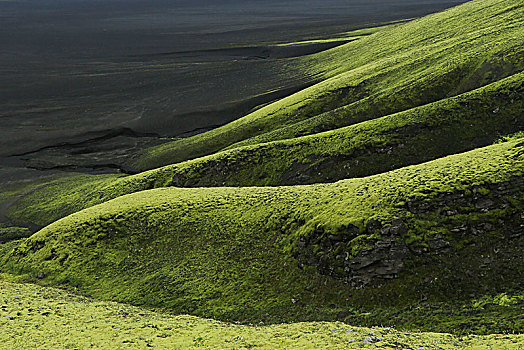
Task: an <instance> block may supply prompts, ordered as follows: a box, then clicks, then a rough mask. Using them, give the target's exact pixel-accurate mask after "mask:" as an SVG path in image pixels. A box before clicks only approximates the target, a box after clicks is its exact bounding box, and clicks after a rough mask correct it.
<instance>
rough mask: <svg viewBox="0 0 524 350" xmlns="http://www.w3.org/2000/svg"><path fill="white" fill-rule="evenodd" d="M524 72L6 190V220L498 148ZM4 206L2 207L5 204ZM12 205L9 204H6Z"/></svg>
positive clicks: (518, 102) (363, 171) (514, 127)
mask: <svg viewBox="0 0 524 350" xmlns="http://www.w3.org/2000/svg"><path fill="white" fill-rule="evenodd" d="M522 96H524V73H518V74H515V75H513V76H511V77H509V78H506V79H503V80H501V81H498V82H495V83H492V84H489V85H487V86H485V87H482V88H479V89H476V90H474V91H472V92H469V93H464V94H461V95H459V96H456V97H451V98H447V99H444V100H440V101H438V102H435V103H431V104H428V105H424V106H421V107H416V108H413V109H410V110H407V111H404V112H400V113H397V114H393V115H389V116H386V117H382V118H378V119H374V120H370V121H365V122H361V123H358V124H355V125H352V126H348V127H344V128H340V129H336V130H333V131H328V132H324V133H319V134H315V135H311V136H305V137H299V138H294V139H290V140H283V141H276V142H270V143H266V144H259V145H253V146H243V147H238V148H235V149H232V150H228V151H223V152H219V153H216V154H213V155H210V156H207V157H202V158H197V159H194V160H191V161H187V162H183V163H179V164H175V165H170V166H167V167H163V168H159V169H155V170H151V171H148V172H144V173H140V174H137V175H133V176H127V177H122V176H115V175H105V176H89V175H83V176H65V177H60V178H57V179H53V178H51V179H47V180H41V181H38V182H36V183H33V184H30V185H27V184H26V185H24V186H21V187H20V188H16V187H13V188H11V189H10V191H2V192H1V194H0V202H2V201H3V202H4V203H9V204H10V205H9V206H8V208H7V210H6V211H7V212H6V216H7V217H8V218H11V219H12V221H14V222H15V223H16V222H19V223H28V222H29V223H35V224H38V225H47V224H49V223H51V222H53V221H55V220H58V219H60V218H62V217H64V216H67V215H69V214H72V213H74V212H75V211H78V210H81V209H84V208H87V207H89V206H92V205H95V204H99V203H102V202H104V201H107V200H110V199H113V198H116V197H118V196H121V195H124V194H129V193H133V192H137V191H142V190H147V189H152V188H156V187H165V186H178V187H199V186H222V185H227V186H261V185H264V186H267V185H294V184H310V183H318V182H334V181H337V180H340V179H345V178H352V177H362V176H369V175H373V174H377V173H381V172H385V171H388V170H392V169H395V168H398V167H403V166H406V165H411V164H417V163H421V162H424V161H428V160H431V159H436V158H438V157H441V156H446V155H448V154H453V153H458V152H463V151H467V150H470V149H473V148H476V147H482V146H485V145H488V144H491V143H493V141H494V140H496V139H498V138H499V137H500V136H501V135H506V134H511V133H514V132H518V131H520V130H522V129H523V128H524V119H523V118H524V115H523V113H522V111H523V110H524V100H523V99H522ZM0 204H1V203H0ZM4 206H5V205H4Z"/></svg>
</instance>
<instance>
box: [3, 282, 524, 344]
mask: <svg viewBox="0 0 524 350" xmlns="http://www.w3.org/2000/svg"><path fill="white" fill-rule="evenodd" d="M0 329H2V331H1V332H0V343H1V344H2V345H1V346H2V348H6V349H51V348H53V349H56V348H60V349H78V348H80V349H86V348H101V349H144V348H148V347H151V348H156V349H362V348H366V349H391V348H398V347H402V348H404V349H422V348H423V349H428V350H429V349H464V348H468V349H486V350H487V349H499V350H503V349H515V348H517V347H518V345H519V344H521V343H523V342H524V336H522V335H508V334H499V335H489V336H467V337H457V336H452V335H450V334H439V333H420V332H401V331H398V330H396V329H392V328H385V327H374V328H365V327H353V326H349V325H347V324H344V323H341V322H311V323H293V324H277V325H263V324H257V325H250V326H248V325H238V324H230V323H223V322H218V321H213V320H208V319H202V318H197V317H192V316H172V315H168V314H162V313H157V312H152V311H150V310H147V309H141V308H137V307H133V306H129V305H125V304H117V303H109V302H100V301H95V300H92V299H88V298H85V297H79V296H76V295H74V294H70V293H67V292H64V291H61V290H58V289H53V288H42V287H40V286H36V285H30V284H12V283H8V282H3V281H0Z"/></svg>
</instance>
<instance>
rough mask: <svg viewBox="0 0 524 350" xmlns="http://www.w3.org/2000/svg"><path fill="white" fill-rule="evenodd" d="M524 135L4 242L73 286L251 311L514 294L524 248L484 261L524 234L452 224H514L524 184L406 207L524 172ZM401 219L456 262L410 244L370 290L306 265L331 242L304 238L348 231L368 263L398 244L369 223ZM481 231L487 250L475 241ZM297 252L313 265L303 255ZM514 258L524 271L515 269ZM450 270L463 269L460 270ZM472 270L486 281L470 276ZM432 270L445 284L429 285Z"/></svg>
mask: <svg viewBox="0 0 524 350" xmlns="http://www.w3.org/2000/svg"><path fill="white" fill-rule="evenodd" d="M523 141H524V140H523V139H519V140H516V141H510V142H506V143H503V144H498V145H494V146H490V147H487V148H484V149H479V150H475V151H471V152H468V153H464V154H460V155H455V156H450V157H446V158H442V159H438V160H435V161H432V162H429V163H425V164H422V165H418V166H412V167H407V168H403V169H399V170H395V171H392V172H388V173H384V174H380V175H375V176H372V177H367V178H359V179H352V180H345V181H340V182H337V183H334V184H327V185H326V184H323V185H310V186H293V187H279V188H269V187H267V188H199V189H180V188H162V189H155V190H150V191H142V192H138V193H134V194H131V195H126V196H122V197H119V198H117V199H115V200H112V201H109V202H106V203H103V204H101V205H98V206H94V207H91V208H88V209H86V210H83V211H80V212H78V213H75V214H73V215H71V216H69V217H67V218H64V219H62V220H59V221H57V222H55V223H53V224H51V225H49V226H47V227H46V228H44V229H43V230H41V231H39V232H38V233H37V234H35V235H33V236H32V237H30V238H29V239H27V240H25V241H22V242H21V243H20V244H18V243H15V245H17V247H16V248H15V249H14V250H12V251H11V252H9V253H8V251H5V250H4V252H5V253H6V254H4V258H3V260H2V269H3V270H4V271H12V272H16V273H26V274H27V273H28V274H29V275H30V276H36V275H40V274H41V276H44V278H43V281H44V282H46V283H50V284H63V285H68V286H74V287H76V288H78V289H79V290H80V291H82V292H84V293H88V294H90V295H93V296H96V297H98V298H104V299H111V300H117V301H122V302H128V303H134V304H145V305H150V306H161V307H167V308H169V309H170V310H173V311H176V312H181V313H191V314H195V315H207V316H208V317H209V316H213V317H218V318H226V319H242V320H245V319H265V320H283V319H285V320H297V319H298V320H306V319H317V320H318V319H323V318H333V317H334V316H335V315H336V313H337V312H339V311H341V310H344V309H347V308H352V307H354V306H356V305H364V306H365V305H367V307H371V305H374V306H375V307H378V306H380V305H382V306H384V307H386V306H388V305H389V306H391V305H392V304H394V305H405V304H410V303H412V302H418V301H419V298H420V293H421V292H422V293H426V296H427V297H429V298H431V299H432V300H433V301H434V302H443V301H445V302H449V301H450V300H457V299H461V298H464V297H465V296H467V295H469V294H467V293H471V292H474V291H486V293H496V292H502V291H506V290H507V289H508V288H512V287H515V283H516V282H515V281H518V278H517V279H516V280H512V279H510V278H508V277H509V275H508V274H510V275H511V276H512V277H515V273H518V271H522V269H521V268H520V267H519V263H518V261H519V260H518V258H516V257H515V254H516V256H517V257H518V256H519V255H518V254H520V253H519V252H518V251H512V250H506V251H505V252H504V254H501V256H500V257H499V259H498V260H497V261H496V262H494V263H493V264H492V265H491V268H490V270H489V271H488V272H486V271H479V270H478V268H477V267H475V266H477V265H480V260H479V259H480V256H481V255H482V254H483V253H485V251H486V249H488V250H489V249H492V248H493V244H495V243H496V244H509V246H516V247H517V246H518V243H516V241H515V240H514V238H510V237H506V236H507V233H504V232H503V231H502V232H499V231H497V230H495V231H489V232H486V233H483V234H482V235H481V236H480V237H482V238H480V237H479V236H475V235H470V234H468V233H464V235H465V236H464V237H462V236H460V237H455V236H454V234H453V233H452V231H451V230H452V229H453V228H454V227H455V225H456V221H464V222H469V221H471V222H473V223H475V225H480V224H482V225H484V224H488V223H490V222H492V221H494V222H497V220H499V221H500V220H506V221H507V220H509V219H510V218H512V217H514V215H516V214H515V213H518V212H519V211H520V210H522V192H521V191H522V188H519V187H517V188H516V190H517V192H516V194H513V196H516V197H511V198H513V199H511V200H510V199H508V200H505V203H506V202H507V203H506V204H504V205H505V209H498V208H497V209H489V210H487V212H486V213H487V214H486V213H484V211H483V210H481V208H476V207H475V206H473V207H472V208H469V209H468V208H466V209H462V212H461V213H457V214H456V215H454V216H451V217H450V216H438V215H437V216H436V217H429V218H428V217H421V216H420V215H418V214H416V212H415V214H414V213H413V212H411V211H410V210H408V209H406V208H408V207H406V206H405V203H407V202H413V203H424V202H427V203H432V202H434V201H437V202H436V203H437V204H438V198H439V195H441V194H447V193H454V192H456V191H471V190H472V189H474V188H476V187H478V186H488V184H490V183H493V184H497V183H503V182H505V181H510V180H511V179H513V178H515V177H516V178H521V177H522V170H523V164H524V163H523V161H524V158H523V156H524V153H523V149H524V148H523V147H522V142H523ZM475 191H477V190H476V189H475ZM485 191H488V192H489V190H485ZM485 191H481V192H482V193H485ZM475 193H476V192H475ZM486 195H487V194H486ZM508 196H509V195H508ZM485 199H486V198H480V199H479V200H485ZM508 203H509V204H508ZM409 208H410V207H409ZM450 210H451V209H450ZM398 217H400V218H404V219H405V220H406V230H405V232H403V233H402V234H401V235H400V236H399V237H398V240H399V242H404V243H402V244H406V245H407V246H408V247H410V250H409V251H411V249H412V248H413V249H414V251H416V250H417V249H418V248H419V247H421V246H424V245H427V244H429V243H431V240H432V239H433V237H435V235H437V234H440V235H444V236H446V237H447V238H446V239H447V240H449V242H452V243H451V244H452V246H453V247H454V248H453V249H452V251H451V252H448V254H447V256H446V259H444V260H442V259H440V260H439V258H438V255H432V254H429V255H427V256H426V255H422V256H419V255H417V254H415V253H410V252H409V251H407V250H406V254H405V256H403V257H402V259H404V260H405V261H404V262H403V264H405V266H406V269H405V270H403V271H402V272H401V274H400V278H399V279H396V280H393V281H391V282H389V283H387V284H386V285H387V286H388V288H386V289H387V290H386V289H384V288H382V287H381V286H382V285H384V282H385V281H383V280H379V281H378V282H377V283H378V284H373V283H372V284H371V285H369V286H368V287H366V288H363V289H355V288H351V287H349V286H348V285H347V284H345V283H343V280H344V278H343V276H338V275H337V271H338V270H337V271H334V272H335V273H331V272H329V271H327V272H326V271H323V270H322V265H321V264H320V265H319V264H309V263H308V262H307V261H306V260H308V259H309V257H311V256H310V255H311V254H316V253H318V250H315V249H317V248H314V247H309V248H311V249H309V248H308V247H307V246H306V248H305V249H301V247H302V248H303V245H302V246H301V245H300V243H299V242H301V241H302V240H304V239H305V240H306V241H308V242H313V241H314V240H320V241H324V240H325V239H331V238H329V237H331V236H333V235H335V236H336V235H341V234H342V235H343V236H344V238H343V242H344V246H343V248H342V249H343V250H344V252H346V251H347V254H348V256H349V257H350V258H351V259H358V258H359V257H360V256H361V253H362V254H366V253H365V252H367V249H370V248H372V247H373V245H374V244H375V243H374V242H380V241H381V240H382V239H385V238H384V237H381V235H382V234H380V233H377V232H375V233H370V232H368V231H366V227H367V226H368V225H369V222H370V220H371V219H374V220H377V221H379V222H382V223H384V225H386V226H387V225H388V222H390V221H391V220H393V219H394V218H398ZM500 228H501V229H503V228H504V227H503V226H501V227H500ZM355 229H356V231H355ZM446 230H449V231H446ZM454 240H456V243H453V242H454ZM468 240H469V241H470V242H471V241H473V242H475V245H470V244H467V243H465V242H467V241H468ZM517 240H518V238H517ZM425 242H428V243H425ZM497 242H498V243H497ZM319 244H320V246H319V247H321V250H322V249H327V250H326V251H324V252H320V253H322V254H321V255H325V256H326V257H330V256H331V254H334V253H333V252H332V251H330V250H329V247H328V248H326V247H324V246H323V244H324V243H322V242H321V243H319ZM322 247H323V248H322ZM417 247H418V248H417ZM4 249H6V248H4ZM335 253H336V252H335ZM413 254H414V255H413ZM342 255H343V256H345V255H346V253H344V254H342ZM465 256H467V257H468V259H465V258H464V257H465ZM332 258H333V259H334V260H333V261H332V262H330V264H332V265H333V266H334V267H336V266H337V264H338V263H337V259H338V258H337V257H335V256H334V255H333V256H332ZM296 259H298V261H299V262H300V261H302V260H301V259H305V260H304V262H303V263H299V264H297V262H296V261H297V260H296ZM435 259H437V260H435ZM410 261H411V262H412V263H410ZM457 261H461V262H462V263H463V266H461V268H460V269H457V268H456V267H455V266H454V264H456V263H457ZM410 264H412V265H410ZM450 264H451V265H450ZM507 264H512V266H514V268H515V271H512V272H511V273H510V272H508V270H507V268H506V267H507ZM309 265H311V266H309ZM448 269H454V271H455V274H454V275H453V276H449V275H448V274H449V270H448ZM466 269H471V271H473V273H474V274H476V273H484V274H485V277H484V278H483V279H481V280H478V279H477V278H476V277H474V276H468V274H467V273H466V272H465V270H466ZM417 276H424V278H422V277H417ZM431 276H435V277H437V278H438V281H439V282H438V283H433V282H431V283H428V282H427V281H426V278H430V277H431ZM446 276H447V277H446ZM457 276H459V277H460V278H458V279H457V278H456V277H457ZM275 281H278V283H275ZM450 284H451V285H453V288H452V289H451V288H450ZM393 295H396V296H397V298H392V296H393ZM400 295H402V296H403V297H401V298H399V297H398V296H400ZM297 300H298V301H300V302H296V301H297ZM294 301H295V302H294ZM331 304H332V305H333V306H331V307H329V305H331ZM441 322H445V321H441ZM515 322H516V321H515ZM516 324H518V323H516ZM432 326H433V327H438V325H437V326H435V325H432ZM490 327H491V328H490ZM493 327H496V326H495V325H494V324H492V325H491V326H488V329H493Z"/></svg>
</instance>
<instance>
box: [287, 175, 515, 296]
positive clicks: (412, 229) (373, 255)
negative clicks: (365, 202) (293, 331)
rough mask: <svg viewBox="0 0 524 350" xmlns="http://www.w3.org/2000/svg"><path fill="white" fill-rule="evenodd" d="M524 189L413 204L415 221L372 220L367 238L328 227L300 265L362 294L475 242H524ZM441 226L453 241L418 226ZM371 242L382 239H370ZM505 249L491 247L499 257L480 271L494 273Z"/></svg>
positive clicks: (475, 191)
mask: <svg viewBox="0 0 524 350" xmlns="http://www.w3.org/2000/svg"><path fill="white" fill-rule="evenodd" d="M523 187H524V180H523V179H522V177H514V178H512V179H510V180H509V181H506V182H501V183H495V184H485V185H483V186H473V187H472V188H470V191H457V192H448V193H441V194H437V195H435V196H433V198H432V200H431V201H428V200H425V201H408V202H407V203H406V205H405V206H404V207H405V208H406V209H407V210H408V211H409V212H411V214H413V216H412V217H410V218H409V219H404V218H395V219H393V220H391V221H390V222H386V223H381V222H379V221H377V220H374V219H371V220H369V221H368V222H367V223H366V226H365V228H364V230H363V232H361V231H360V229H359V228H358V227H356V226H352V225H349V226H344V227H340V229H338V230H337V232H336V233H330V234H325V232H324V229H323V228H322V227H317V228H316V229H315V230H314V231H313V232H312V234H310V236H307V237H301V238H300V240H299V241H298V243H297V249H296V251H295V257H296V258H297V259H298V260H299V263H300V264H306V265H310V266H315V267H317V268H318V270H319V271H320V273H322V274H326V275H329V276H332V277H335V278H338V279H342V280H344V281H345V282H346V283H348V284H349V285H351V286H354V287H357V288H360V287H364V286H366V285H368V284H369V283H371V282H374V281H377V280H388V279H394V278H396V277H398V276H399V274H400V273H401V272H402V271H403V270H404V268H405V267H406V265H407V264H408V263H409V262H410V261H414V260H415V259H420V258H424V257H425V256H428V257H429V256H431V257H432V259H437V260H440V259H444V260H445V259H446V257H447V256H448V254H450V252H452V251H454V252H456V251H457V250H459V249H463V247H464V246H467V245H470V246H475V244H476V243H475V241H474V240H472V238H474V237H478V236H482V235H485V234H491V235H492V234H493V232H499V235H500V236H501V238H500V239H501V242H502V240H512V239H516V238H519V237H520V236H522V235H523V234H524V214H522V213H521V210H520V209H519V208H518V207H517V204H515V203H516V202H515V200H517V202H518V198H519V196H520V195H521V193H522V189H523ZM511 198H513V202H512V200H510V199H511ZM442 208H446V209H445V210H442ZM492 211H493V212H494V213H497V214H496V215H497V216H496V217H495V216H491V214H489V213H490V212H492ZM464 214H466V215H470V216H468V217H469V218H471V219H470V220H466V221H464V220H463V219H462V218H463V216H461V215H464ZM435 220H437V229H438V230H439V232H449V236H448V234H441V233H437V234H433V235H432V234H429V235H428V234H427V233H428V232H429V231H427V230H425V229H424V230H421V229H420V228H417V225H416V222H417V221H422V222H435ZM419 231H420V232H419ZM413 235H415V236H413ZM371 236H373V237H378V238H369V237H371ZM356 237H362V238H363V240H362V242H361V243H362V247H361V248H360V250H359V251H358V253H357V254H356V255H355V253H354V248H355V247H352V246H351V244H352V243H351V244H350V242H352V240H353V239H354V238H356ZM418 237H420V238H418ZM413 238H415V239H413ZM407 242H409V243H407ZM457 242H461V243H460V244H457ZM500 247H505V249H510V250H511V249H512V244H511V243H503V242H502V243H501V244H497V245H495V246H494V248H493V247H491V248H490V251H491V252H494V255H492V256H484V257H479V258H478V259H477V260H476V261H478V262H477V263H476V264H477V265H476V266H477V268H478V267H480V268H481V269H483V270H488V269H489V268H490V266H491V264H492V263H493V262H494V261H495V259H496V256H497V255H499V256H500V255H504V254H505V253H502V252H501V248H500ZM493 249H495V250H493ZM491 254H493V253H491ZM510 255H511V254H510ZM475 259H476V258H475ZM479 259H480V260H479ZM470 263H471V264H475V263H473V262H470ZM472 266H475V265H472ZM466 271H469V273H472V272H471V271H470V270H469V269H467V268H466V267H465V268H464V271H463V272H464V274H466V275H467V273H466ZM457 278H459V276H457Z"/></svg>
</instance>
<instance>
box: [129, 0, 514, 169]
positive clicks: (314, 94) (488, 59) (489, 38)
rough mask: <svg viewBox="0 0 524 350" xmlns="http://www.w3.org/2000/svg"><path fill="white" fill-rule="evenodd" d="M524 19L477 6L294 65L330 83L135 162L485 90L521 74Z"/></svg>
mask: <svg viewBox="0 0 524 350" xmlns="http://www.w3.org/2000/svg"><path fill="white" fill-rule="evenodd" d="M523 18H524V3H523V2H522V1H520V0H509V1H508V0H478V1H472V2H469V3H467V4H464V5H461V6H458V7H456V8H453V9H450V10H448V11H444V12H442V13H438V14H434V15H430V16H427V17H424V18H423V19H419V20H416V21H412V22H409V23H407V24H402V25H399V26H396V27H393V28H388V29H385V30H382V31H379V32H378V33H375V34H373V35H370V36H368V37H366V38H363V39H360V40H358V41H356V42H353V43H349V44H346V45H344V46H342V47H339V48H335V49H333V50H328V51H327V52H324V53H321V54H318V55H316V56H313V57H310V58H308V59H307V60H305V61H301V62H294V64H299V65H302V66H303V67H304V69H307V70H311V72H312V73H311V74H315V73H316V74H324V75H325V77H326V78H327V79H326V80H324V81H322V82H320V83H318V84H316V85H314V86H312V87H310V88H307V89H305V90H302V91H300V92H298V93H296V94H294V95H292V96H289V97H287V98H284V99H282V100H280V101H277V102H275V103H272V104H270V105H268V106H266V107H263V108H261V109H259V110H257V111H255V112H253V113H252V114H249V115H247V116H245V117H243V118H241V119H239V120H236V121H234V122H232V123H230V124H227V125H225V126H223V127H220V128H217V129H214V130H212V131H209V132H206V133H203V134H200V135H196V136H193V137H190V138H186V139H181V140H177V141H174V142H172V143H166V144H163V145H161V146H158V147H154V148H151V149H149V150H147V151H146V152H143V153H142V154H141V155H140V156H139V157H138V158H136V159H135V160H134V161H132V164H131V165H132V166H133V167H135V168H139V169H151V168H154V167H158V166H161V165H167V164H171V163H177V162H180V161H183V160H186V159H192V158H196V157H200V156H203V155H206V154H211V153H214V152H216V151H219V150H221V149H224V148H226V147H228V146H231V145H232V144H235V143H238V142H241V141H243V143H240V144H244V145H245V144H254V143H260V142H268V141H273V140H278V139H283V138H292V137H297V136H302V135H306V134H312V133H317V132H321V131H326V130H331V129H333V128H338V127H342V126H346V125H351V124H354V123H357V122H360V121H363V120H369V119H373V118H377V117H382V116H385V115H389V114H392V113H396V112H400V111H404V110H407V109H410V108H413V107H417V106H421V105H424V104H427V103H430V102H435V101H438V100H440V99H444V98H446V97H450V96H455V95H457V94H460V93H463V92H466V91H470V90H472V89H475V88H478V87H480V86H484V85H486V84H489V83H492V82H494V81H497V80H499V79H501V78H504V77H507V76H509V75H511V74H514V73H517V72H520V71H521V70H522V68H523V65H524V61H523V57H524V55H523V49H524V47H523V46H522V43H523V39H524V29H523V28H524V26H523V21H524V20H523ZM321 72H323V73H321ZM251 138H252V139H251Z"/></svg>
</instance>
